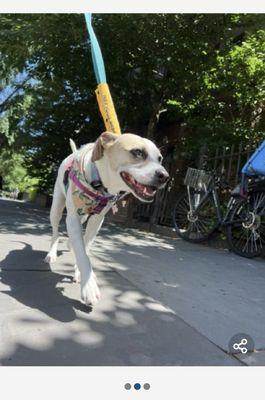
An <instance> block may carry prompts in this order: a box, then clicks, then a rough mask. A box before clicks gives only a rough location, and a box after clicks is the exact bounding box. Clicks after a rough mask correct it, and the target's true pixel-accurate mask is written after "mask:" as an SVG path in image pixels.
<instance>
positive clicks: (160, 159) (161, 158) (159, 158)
mask: <svg viewBox="0 0 265 400" xmlns="http://www.w3.org/2000/svg"><path fill="white" fill-rule="evenodd" d="M162 160H163V157H162V156H159V157H158V162H159V163H160V164H161V162H162Z"/></svg>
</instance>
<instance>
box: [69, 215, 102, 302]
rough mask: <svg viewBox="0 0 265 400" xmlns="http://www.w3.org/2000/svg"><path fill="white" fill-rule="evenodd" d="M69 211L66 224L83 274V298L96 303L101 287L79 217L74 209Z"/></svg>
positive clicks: (84, 300)
mask: <svg viewBox="0 0 265 400" xmlns="http://www.w3.org/2000/svg"><path fill="white" fill-rule="evenodd" d="M69 211H70V212H69ZM69 211H68V214H67V217H66V226H67V231H68V234H69V237H70V241H71V245H72V248H73V251H74V254H75V258H76V263H77V265H78V268H79V271H80V275H81V300H82V301H83V302H84V303H85V304H87V305H90V304H92V305H94V304H96V303H97V302H98V300H99V298H100V292H99V288H98V285H97V282H96V280H95V277H94V274H93V271H92V267H91V263H90V260H89V257H88V255H87V254H86V249H85V243H84V240H83V235H82V226H81V223H80V220H79V217H78V215H77V214H76V212H74V210H69Z"/></svg>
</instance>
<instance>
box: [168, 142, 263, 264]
mask: <svg viewBox="0 0 265 400" xmlns="http://www.w3.org/2000/svg"><path fill="white" fill-rule="evenodd" d="M260 159H262V163H260ZM264 160H265V141H264V142H263V144H262V145H261V146H260V147H259V148H258V149H257V150H256V152H255V153H254V154H253V156H252V157H251V158H250V159H249V161H248V162H247V163H246V164H245V166H244V167H243V169H242V177H241V182H240V184H239V185H237V186H236V187H235V188H234V189H233V190H231V189H232V188H231V187H230V186H229V185H228V184H227V183H226V182H225V181H224V180H223V178H222V176H218V175H216V173H215V172H214V171H205V170H199V169H194V168H188V170H187V173H186V176H185V180H184V185H185V186H186V189H187V190H186V191H185V192H184V193H182V194H181V195H180V196H179V198H178V199H177V202H176V205H175V208H174V210H173V223H174V226H175V229H176V232H177V234H178V236H180V237H181V238H182V239H184V240H186V241H189V242H193V243H200V242H203V241H205V240H207V239H209V238H210V237H211V236H212V235H213V234H214V232H216V231H217V230H218V229H220V228H221V229H223V230H224V231H225V233H226V238H227V242H228V246H229V248H230V250H232V251H233V252H234V253H236V254H238V255H240V256H243V257H247V258H252V257H256V256H260V255H262V254H264V251H265V161H264ZM227 189H229V190H231V196H230V199H229V201H228V203H227V205H226V211H225V212H223V211H222V207H221V204H220V192H221V191H223V190H227Z"/></svg>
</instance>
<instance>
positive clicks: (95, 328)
mask: <svg viewBox="0 0 265 400" xmlns="http://www.w3.org/2000/svg"><path fill="white" fill-rule="evenodd" d="M0 220H1V225H0V268H1V281H0V323H1V331H0V364H2V365H92V366H93V365H121V366H122V365H129V366H132V365H135V366H138V365H139V366H140V365H141V366H143V365H154V366H156V365H244V364H250V365H252V364H255V365H258V364H260V365H265V357H264V353H263V351H260V352H257V353H253V355H251V356H248V357H244V359H241V360H239V359H238V358H236V357H232V356H230V355H228V354H227V343H228V341H229V339H230V338H231V337H232V336H233V335H234V334H235V333H239V332H244V333H248V334H249V335H251V336H252V338H253V339H254V341H255V343H256V347H257V348H258V349H262V348H265V343H264V342H265V337H264V336H265V335H264V331H265V329H264V328H265V321H264V312H263V310H264V305H265V291H264V283H265V268H264V262H263V260H258V261H249V260H244V259H242V258H239V257H236V256H233V255H231V254H228V253H226V252H224V251H221V250H214V249H209V248H206V247H204V246H196V245H190V244H187V243H184V242H182V241H180V240H172V239H168V238H165V237H159V236H156V235H153V234H145V233H143V232H139V231H137V230H129V229H126V230H123V229H121V228H117V227H115V226H112V225H108V226H104V227H103V229H102V231H101V233H100V236H99V237H98V238H97V240H96V243H95V244H94V246H93V251H92V253H93V256H92V260H93V264H94V267H95V271H96V274H97V277H98V280H99V284H100V288H101V293H102V300H101V302H100V303H99V304H98V305H97V306H96V307H94V309H93V310H92V309H88V308H87V307H85V306H83V305H82V304H81V303H80V302H79V287H78V285H77V284H75V283H73V282H72V275H73V268H72V266H73V255H72V254H71V253H70V252H69V251H67V250H66V238H65V237H63V239H62V243H61V244H60V245H59V250H60V251H59V257H58V262H57V263H56V264H55V265H53V266H52V270H51V269H50V268H49V266H48V265H47V264H45V263H44V262H43V258H44V256H45V254H46V251H47V249H48V248H49V239H50V227H49V222H48V213H47V211H46V210H39V209H38V208H36V207H35V208H34V206H31V205H29V204H26V203H21V202H17V201H6V200H0Z"/></svg>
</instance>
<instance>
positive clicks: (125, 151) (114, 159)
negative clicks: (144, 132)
mask: <svg viewBox="0 0 265 400" xmlns="http://www.w3.org/2000/svg"><path fill="white" fill-rule="evenodd" d="M105 152H106V155H107V156H108V157H109V162H110V164H111V166H112V168H113V169H117V168H120V167H121V166H123V165H127V164H139V163H144V162H146V161H147V159H148V156H149V155H148V149H147V148H146V143H145V140H144V139H143V138H141V137H140V136H137V135H133V134H131V133H124V134H123V135H121V136H119V137H118V138H117V140H116V141H115V142H114V143H113V145H112V146H110V147H109V148H107V149H105ZM158 153H159V152H158ZM159 155H160V153H159V154H158V157H159Z"/></svg>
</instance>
